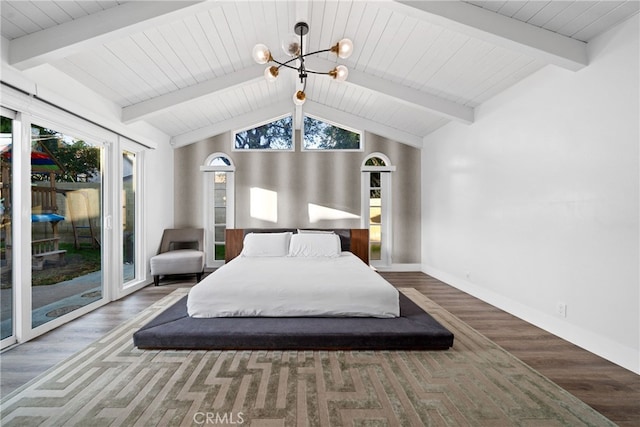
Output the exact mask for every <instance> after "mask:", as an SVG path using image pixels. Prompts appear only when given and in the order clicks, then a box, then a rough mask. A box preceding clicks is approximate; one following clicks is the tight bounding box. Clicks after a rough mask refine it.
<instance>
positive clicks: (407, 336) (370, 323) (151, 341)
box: [133, 294, 453, 350]
mask: <svg viewBox="0 0 640 427" xmlns="http://www.w3.org/2000/svg"><path fill="white" fill-rule="evenodd" d="M400 315H401V316H400V317H398V318H395V319H376V318H354V317H351V318H330V317H292V318H286V317H285V318H283V317H278V318H271V317H234V318H229V317H223V318H211V319H196V318H192V317H189V315H188V314H187V297H186V296H185V297H184V298H182V299H181V300H179V301H178V302H177V303H176V304H174V305H173V306H171V307H169V308H168V309H167V310H165V311H164V312H163V313H161V314H160V315H159V316H158V317H156V318H155V319H153V320H152V321H151V322H149V323H148V324H146V325H145V326H143V327H142V328H140V330H138V331H137V332H136V333H135V334H134V335H133V343H134V345H136V346H137V347H138V348H141V349H167V350H169V349H201V350H446V349H448V348H449V347H451V346H452V345H453V334H452V333H451V332H450V331H449V330H448V329H446V328H445V327H444V326H442V325H441V324H440V323H438V322H437V321H436V320H435V319H434V318H433V317H431V316H430V315H429V314H428V313H425V312H424V311H423V310H422V309H421V308H420V307H418V306H417V305H416V304H415V303H413V301H411V300H410V299H409V298H407V297H406V296H404V295H403V294H400Z"/></svg>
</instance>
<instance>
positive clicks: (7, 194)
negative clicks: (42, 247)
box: [0, 109, 15, 347]
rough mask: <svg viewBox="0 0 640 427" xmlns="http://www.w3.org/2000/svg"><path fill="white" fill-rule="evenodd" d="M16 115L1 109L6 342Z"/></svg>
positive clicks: (9, 336)
mask: <svg viewBox="0 0 640 427" xmlns="http://www.w3.org/2000/svg"><path fill="white" fill-rule="evenodd" d="M14 118H15V114H14V113H13V112H10V111H5V110H4V109H3V110H2V116H0V341H2V342H3V343H4V342H8V341H12V340H13V338H14V336H15V332H14V313H15V295H14V285H13V277H14V276H13V256H12V250H13V232H12V221H11V219H12V209H11V195H12V190H13V184H12V172H13V170H12V167H11V165H12V158H11V148H12V146H13V122H14ZM2 347H4V345H3V346H2Z"/></svg>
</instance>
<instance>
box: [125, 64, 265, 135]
mask: <svg viewBox="0 0 640 427" xmlns="http://www.w3.org/2000/svg"><path fill="white" fill-rule="evenodd" d="M264 68H265V66H264V65H253V66H251V67H248V68H244V69H242V70H240V71H236V72H235V73H231V74H227V75H224V76H221V77H217V78H215V79H210V80H207V81H204V82H201V83H198V84H195V85H193V86H188V87H185V88H183V89H179V90H176V91H173V92H169V93H166V94H164V95H160V96H157V97H155V98H151V99H148V100H146V101H142V102H139V103H137V104H133V105H129V106H127V107H124V108H123V109H122V121H123V122H124V123H133V122H136V121H139V120H144V119H146V118H148V117H150V116H154V115H157V114H161V113H163V112H165V111H167V110H170V109H172V108H176V107H178V106H180V105H182V104H185V103H188V102H191V101H195V100H197V99H200V98H203V97H208V96H212V95H215V94H216V93H222V92H226V91H229V90H233V89H236V88H238V87H240V86H242V85H245V84H250V83H254V82H257V81H262V80H264Z"/></svg>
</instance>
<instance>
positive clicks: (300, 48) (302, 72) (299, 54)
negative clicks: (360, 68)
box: [252, 22, 353, 105]
mask: <svg viewBox="0 0 640 427" xmlns="http://www.w3.org/2000/svg"><path fill="white" fill-rule="evenodd" d="M294 32H295V34H296V35H298V36H299V37H300V42H299V43H297V41H296V40H295V39H294V40H293V41H291V39H288V40H286V43H287V44H286V45H285V42H283V44H282V47H283V49H284V51H285V53H286V54H287V55H291V56H292V58H291V59H289V60H288V61H284V62H280V61H278V60H276V59H274V58H273V56H271V52H270V51H269V48H267V46H265V45H263V44H257V45H255V47H254V48H253V53H252V54H253V59H254V60H255V61H256V62H257V63H258V64H265V63H267V62H273V63H275V64H277V66H275V65H273V66H270V67H268V68H267V69H266V70H265V72H264V75H265V77H266V79H267V80H268V81H274V80H275V79H276V78H277V77H278V71H279V70H280V68H282V67H285V68H289V69H291V70H295V71H296V72H297V74H298V77H299V78H300V83H301V84H302V90H298V91H296V93H295V94H294V96H293V102H294V103H295V104H296V105H302V104H303V103H304V101H305V99H306V95H305V91H306V88H307V76H308V74H318V75H328V76H331V77H333V79H335V80H336V81H338V82H342V81H344V80H345V79H346V78H347V74H348V72H349V70H348V69H347V67H345V66H344V65H338V66H336V67H335V68H334V69H332V70H329V71H315V70H308V69H307V68H306V66H305V58H306V57H307V56H310V55H317V54H320V53H326V52H333V53H335V54H336V56H338V57H339V58H342V59H345V58H348V57H349V55H351V51H352V50H353V43H352V42H351V40H349V39H346V38H345V39H342V40H340V41H339V42H338V43H336V44H335V45H333V46H331V47H330V48H328V49H321V50H316V51H315V52H308V53H304V37H303V36H305V35H306V34H307V33H308V32H309V25H308V24H307V23H306V22H298V23H296V25H295V27H294ZM294 37H295V36H294ZM294 61H299V62H298V64H297V66H294V65H292V64H291V63H292V62H294Z"/></svg>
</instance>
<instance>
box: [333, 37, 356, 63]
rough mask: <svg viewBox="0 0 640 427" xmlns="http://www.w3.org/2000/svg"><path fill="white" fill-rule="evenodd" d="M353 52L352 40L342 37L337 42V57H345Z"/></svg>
mask: <svg viewBox="0 0 640 427" xmlns="http://www.w3.org/2000/svg"><path fill="white" fill-rule="evenodd" d="M351 53H353V42H352V41H351V40H349V39H342V40H340V41H339V42H338V52H337V53H336V54H337V55H338V57H339V58H342V59H347V58H348V57H350V56H351Z"/></svg>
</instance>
